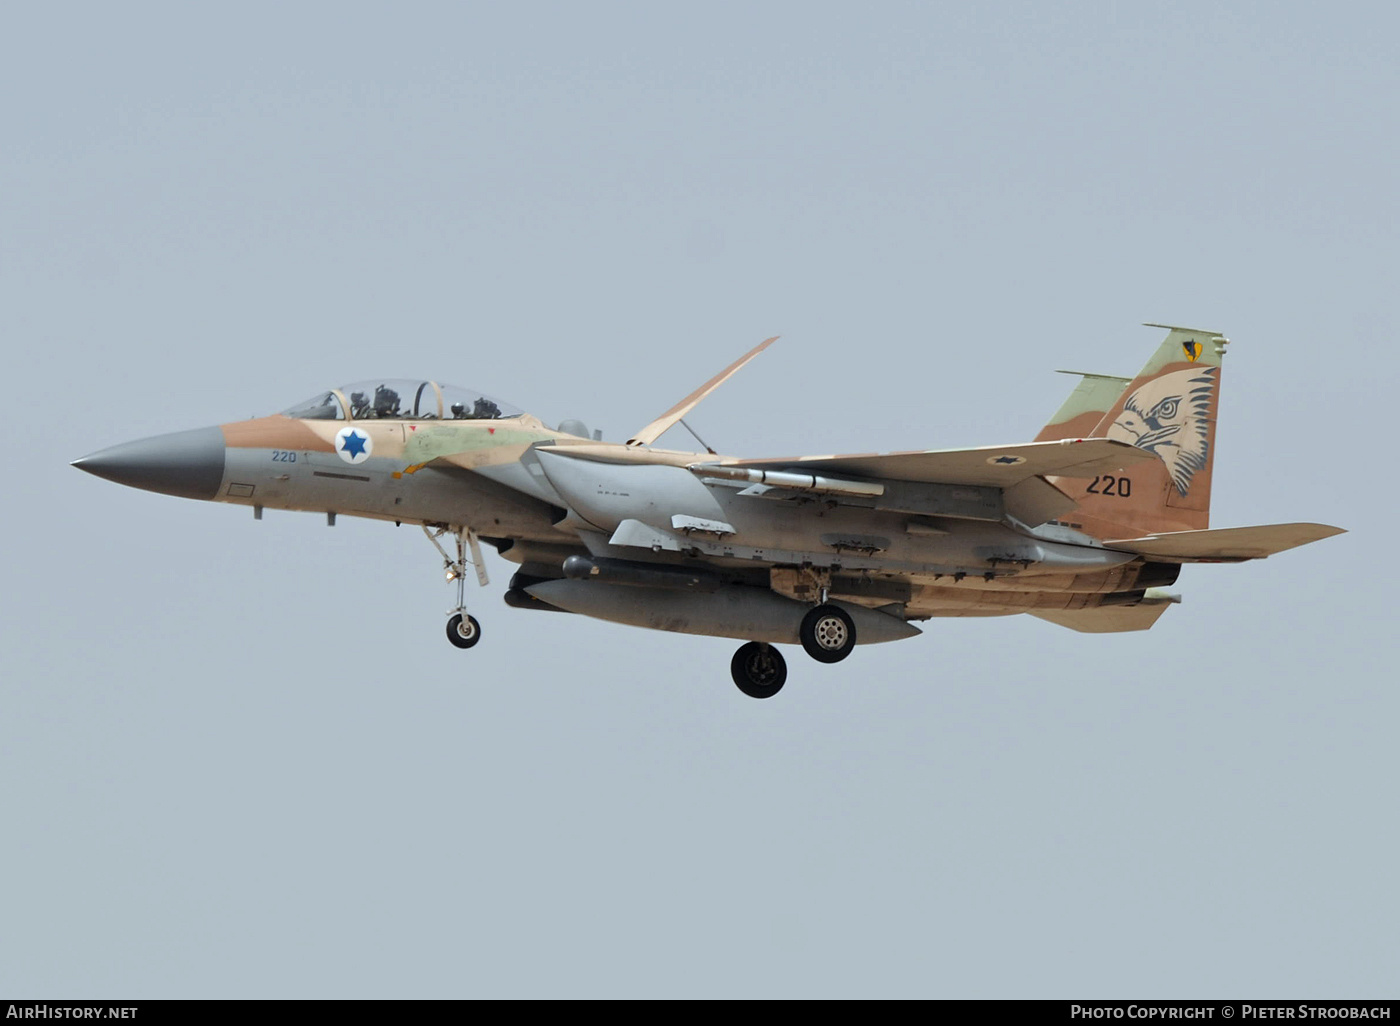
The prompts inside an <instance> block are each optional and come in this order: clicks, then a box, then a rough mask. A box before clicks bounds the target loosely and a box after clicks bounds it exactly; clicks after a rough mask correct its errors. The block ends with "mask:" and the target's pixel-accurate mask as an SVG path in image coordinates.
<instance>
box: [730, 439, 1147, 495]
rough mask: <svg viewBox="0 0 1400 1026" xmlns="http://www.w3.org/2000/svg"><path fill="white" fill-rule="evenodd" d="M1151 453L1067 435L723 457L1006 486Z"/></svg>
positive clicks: (770, 466)
mask: <svg viewBox="0 0 1400 1026" xmlns="http://www.w3.org/2000/svg"><path fill="white" fill-rule="evenodd" d="M1156 458H1157V457H1156V456H1154V455H1153V454H1152V453H1150V452H1148V451H1147V450H1145V449H1139V448H1137V447H1136V446H1134V445H1131V444H1129V443H1128V442H1120V441H1117V440H1115V439H1111V438H1067V439H1064V440H1061V441H1054V442H1023V443H1021V444H1019V445H1000V446H998V445H992V446H983V447H980V448H976V449H934V450H930V451H927V452H894V453H886V454H884V455H879V454H870V455H855V456H795V457H790V458H787V459H762V460H735V461H732V462H730V461H725V465H726V466H735V467H752V468H755V469H758V470H779V469H782V468H788V467H790V468H793V469H800V470H803V471H809V472H810V471H822V472H827V473H835V474H854V475H857V476H859V477H877V478H885V479H887V480H891V481H917V482H922V483H927V484H959V485H980V486H984V487H990V488H1010V487H1012V486H1013V485H1017V484H1020V483H1021V482H1022V481H1024V480H1026V479H1027V478H1030V477H1035V476H1036V475H1038V474H1058V475H1061V476H1063V477H1094V476H1095V475H1098V474H1109V473H1113V472H1115V471H1118V470H1122V469H1123V468H1124V467H1128V466H1131V465H1133V464H1135V463H1141V462H1143V461H1147V460H1155V459H1156Z"/></svg>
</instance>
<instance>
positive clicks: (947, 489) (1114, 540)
mask: <svg viewBox="0 0 1400 1026" xmlns="http://www.w3.org/2000/svg"><path fill="white" fill-rule="evenodd" d="M1149 326H1150V327H1159V328H1165V329H1166V330H1167V336H1166V338H1165V340H1164V341H1163V342H1162V343H1161V345H1160V346H1158V348H1157V349H1156V351H1155V352H1154V353H1153V354H1152V356H1151V358H1150V359H1149V360H1148V361H1147V364H1146V366H1144V367H1143V369H1142V370H1141V371H1140V372H1139V373H1138V374H1137V376H1136V377H1134V378H1132V379H1127V378H1120V377H1114V376H1110V375H1100V374H1080V375H1079V376H1080V382H1079V383H1078V385H1077V386H1076V387H1075V389H1074V391H1073V392H1072V393H1071V395H1070V397H1069V398H1068V400H1066V401H1065V403H1064V404H1063V406H1061V407H1060V409H1059V411H1058V412H1057V413H1056V414H1055V415H1054V416H1053V417H1052V418H1051V420H1050V422H1049V423H1048V424H1047V425H1046V426H1045V427H1044V428H1042V429H1041V431H1040V433H1039V434H1038V435H1037V436H1036V437H1035V439H1034V440H1033V441H1030V442H1021V443H1015V444H1009V445H994V446H987V447H982V448H973V449H936V450H925V451H912V452H896V453H885V454H875V453H865V454H856V455H844V456H841V455H824V456H810V455H809V456H789V457H767V458H762V459H745V458H739V457H734V456H723V455H720V454H718V453H716V452H714V451H713V450H711V449H710V448H709V446H708V445H706V444H705V443H704V442H703V441H700V439H699V437H698V436H696V441H697V442H699V444H700V446H701V447H702V448H703V449H704V451H680V450H674V449H662V448H658V447H657V446H656V445H655V444H654V443H655V442H656V441H657V439H658V438H660V437H661V435H662V434H663V433H664V432H666V431H667V430H669V429H670V428H672V427H674V426H676V425H678V424H679V425H681V426H683V427H686V428H687V429H688V427H689V426H688V425H686V424H685V422H684V419H683V418H684V417H685V416H686V414H688V413H689V412H690V411H691V410H693V409H694V408H695V406H696V405H697V404H698V403H699V402H700V401H701V400H703V399H704V398H705V397H706V396H707V395H709V394H710V393H711V392H712V391H714V389H715V388H717V387H718V386H719V385H720V384H722V383H723V382H724V381H725V380H727V379H728V378H729V377H730V376H732V375H733V374H734V373H735V372H736V371H738V370H739V369H740V368H741V367H742V366H744V365H745V364H746V363H748V361H750V360H751V359H753V358H754V357H755V356H756V355H758V354H759V353H760V352H762V351H763V350H764V349H766V348H767V347H768V346H769V345H770V344H771V343H772V342H773V341H774V339H771V338H770V339H767V340H765V341H764V342H762V343H761V344H759V345H758V346H757V347H755V348H754V349H753V350H751V351H750V352H748V353H746V354H745V355H744V356H743V357H741V358H740V359H738V360H736V361H735V362H734V363H732V364H731V365H730V366H728V367H726V368H725V369H724V370H723V371H721V372H720V373H719V374H717V375H715V377H713V378H711V379H710V380H709V381H707V382H706V383H705V384H703V385H701V386H700V387H699V388H698V389H696V390H695V391H694V392H692V393H691V394H690V395H688V396H686V397H685V398H684V399H682V400H681V401H680V402H679V403H677V404H676V405H675V406H673V407H672V408H671V409H669V410H667V411H666V412H665V413H664V414H662V415H661V416H660V417H658V418H657V419H656V420H654V421H652V423H650V424H648V425H646V426H645V427H644V428H642V429H641V430H639V431H638V432H637V433H636V434H634V435H632V437H631V438H629V439H628V440H627V441H626V442H605V441H603V440H602V438H601V435H600V434H598V433H590V432H589V431H588V429H587V428H586V427H585V426H584V425H583V424H581V423H579V422H578V421H565V422H563V423H562V424H560V425H559V426H558V427H556V428H551V427H549V426H547V425H546V424H544V423H543V422H542V421H540V420H539V419H538V418H536V417H533V416H531V415H530V414H528V413H525V412H523V411H521V410H518V409H515V408H514V407H511V406H508V405H507V404H505V403H502V402H499V401H497V400H495V399H492V398H490V397H488V396H486V395H483V394H482V393H480V392H477V391H475V390H473V389H463V388H456V387H453V386H451V385H444V384H440V383H438V382H436V381H417V380H415V381H397V380H375V381H369V382H364V383H360V384H353V385H345V386H343V387H340V388H332V389H329V390H327V391H325V392H322V393H319V394H318V395H316V396H314V397H312V398H311V399H309V400H307V401H306V402H303V403H298V404H297V405H296V406H293V407H291V408H290V409H288V410H286V411H284V412H282V413H277V414H273V415H272V416H267V417H259V418H255V419H252V420H247V421H241V422H237V423H230V424H221V425H218V426H215V427H206V428H198V429H196V430H193V431H180V432H176V433H173V434H167V435H161V436H158V437H155V438H147V439H144V440H141V441H136V442H128V443H126V444H124V445H118V446H114V447H112V448H109V449H103V450H101V451H100V452H95V453H93V454H92V455H90V456H84V457H83V458H81V459H79V460H75V461H74V462H73V465H74V466H76V467H78V468H79V469H81V470H84V471H87V472H88V473H91V474H96V475H97V476H99V477H103V478H106V479H108V480H111V481H116V482H118V483H120V484H125V485H130V486H132V487H135V488H144V489H147V490H149V491H154V492H163V493H166V494H169V495H178V496H183V497H186V498H191V499H203V500H209V501H214V502H229V503H235V504H241V505H244V506H251V507H252V509H253V515H254V517H255V518H259V519H261V517H262V513H263V510H264V509H265V508H272V509H288V510H304V511H311V512H318V513H323V514H325V516H326V518H327V521H328V522H329V523H331V524H334V523H335V518H336V516H337V515H340V514H344V515H347V516H358V517H369V518H373V519H378V520H386V521H388V520H391V521H393V522H395V523H396V524H412V525H417V526H420V527H422V529H423V531H424V533H425V534H426V535H427V536H428V539H429V540H430V541H431V542H432V543H433V545H434V546H436V548H437V550H438V552H439V554H440V555H441V557H442V560H443V567H444V570H445V572H446V577H447V580H448V581H449V582H450V583H453V584H455V587H456V605H455V606H454V608H453V609H452V610H451V611H450V612H449V614H448V620H447V637H448V640H449V641H450V642H451V643H452V644H453V645H455V646H457V647H458V648H460V649H470V648H472V647H473V646H475V645H476V644H477V642H478V641H480V640H481V636H482V631H481V625H480V623H479V622H478V621H477V619H476V617H475V616H472V615H471V614H469V613H468V612H467V608H466V601H465V582H466V579H467V575H468V571H469V568H470V570H471V571H474V574H475V576H476V578H477V580H478V581H479V583H480V584H481V585H486V584H488V583H489V582H488V577H487V572H486V567H485V564H484V563H483V560H482V543H483V542H485V543H487V544H489V545H491V546H493V547H494V548H495V550H496V551H497V552H498V553H500V555H501V556H502V557H503V558H504V559H506V560H508V561H510V562H511V563H514V564H516V566H517V569H516V571H515V573H514V576H513V577H512V578H511V580H510V585H509V587H508V589H507V590H506V592H505V602H506V604H507V605H509V606H512V607H514V608H516V609H522V610H530V611H532V612H553V613H560V612H563V613H574V614H581V615H583V616H590V617H596V618H598V619H601V620H610V621H613V622H615V623H622V624H631V625H634V626H638V627H649V628H652V629H654V630H664V631H678V632H682V633H687V634H704V635H712V636H716V637H724V638H735V639H738V640H741V641H743V642H744V644H743V645H742V646H740V648H739V649H738V651H737V652H735V653H734V657H733V659H732V660H731V663H730V673H731V676H732V677H733V680H734V683H735V684H736V685H738V687H739V690H740V691H742V692H743V693H744V694H745V695H749V696H750V697H753V698H769V697H771V696H773V695H775V694H777V693H778V691H779V690H780V689H781V688H782V687H783V684H784V682H785V681H786V679H787V664H786V661H785V659H784V658H783V655H782V654H781V652H780V651H779V649H778V648H777V647H776V646H779V645H801V646H802V648H803V649H804V650H806V652H807V654H808V655H810V656H811V657H812V658H814V659H816V660H818V661H820V662H824V663H836V662H839V661H841V660H843V659H845V658H846V657H847V656H849V655H850V654H851V652H852V651H853V650H854V649H855V647H856V645H857V644H862V645H864V644H876V643H880V642H887V641H897V640H901V639H904V638H911V637H914V636H915V635H917V634H919V633H920V630H919V628H918V627H916V626H914V623H915V622H917V621H925V620H928V619H930V618H933V617H946V616H1006V615H1010V614H1013V613H1029V614H1031V615H1032V616H1036V617H1039V618H1041V619H1043V620H1048V621H1050V622H1051V623H1055V624H1059V625H1061V626H1064V627H1068V628H1071V629H1073V630H1076V631H1086V632H1091V633H1095V632H1113V631H1138V630H1146V629H1147V628H1149V627H1151V626H1152V625H1153V624H1154V623H1155V622H1156V621H1157V619H1158V617H1160V616H1161V615H1162V613H1163V611H1164V610H1166V608H1167V607H1168V606H1169V605H1170V604H1172V603H1174V602H1178V601H1180V598H1179V596H1177V595H1175V594H1173V593H1171V592H1168V591H1167V590H1165V589H1166V588H1167V587H1168V586H1170V585H1172V584H1174V583H1175V582H1176V580H1177V576H1178V575H1179V574H1180V572H1181V567H1182V565H1183V564H1186V563H1237V562H1242V561H1244V560H1249V559H1262V558H1264V557H1266V556H1270V555H1273V554H1274V553H1277V552H1282V551H1284V550H1285V549H1290V548H1294V547H1295V546H1298V545H1303V544H1306V543H1308V542H1314V541H1318V540H1319V539H1322V538H1326V537H1329V536H1331V535H1334V534H1339V533H1342V532H1341V529H1340V528H1336V527H1328V526H1325V525H1321V524H1306V523H1297V524H1272V525H1268V526H1257V527H1236V528H1226V529H1224V530H1220V529H1211V528H1210V493H1211V478H1212V464H1213V458H1214V455H1215V430H1216V416H1217V409H1218V404H1219V403H1218V400H1219V394H1220V375H1221V363H1222V358H1223V356H1224V354H1225V350H1226V346H1227V344H1228V340H1227V339H1225V338H1224V337H1223V336H1221V335H1220V334H1219V333H1217V332H1213V331H1198V330H1195V329H1191V328H1181V327H1173V326H1170V325H1149ZM1066 373H1073V372H1066ZM692 434H693V432H692Z"/></svg>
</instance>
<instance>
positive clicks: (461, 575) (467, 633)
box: [423, 524, 491, 648]
mask: <svg viewBox="0 0 1400 1026" xmlns="http://www.w3.org/2000/svg"><path fill="white" fill-rule="evenodd" d="M449 532H450V533H451V534H452V535H454V536H455V538H456V542H457V558H456V559H453V558H452V557H451V556H449V555H448V554H447V550H446V549H444V548H443V547H442V543H441V542H439V541H438V539H439V538H441V537H442V536H443V535H444V534H447V533H449ZM423 533H424V534H425V535H427V537H428V541H430V542H432V543H433V547H434V548H435V549H437V550H438V553H439V554H440V555H441V556H442V568H443V570H444V574H443V576H444V577H446V578H447V582H448V583H449V584H453V583H455V584H456V585H457V605H456V606H454V607H453V608H452V609H449V610H448V611H447V640H448V641H450V642H452V644H454V645H456V646H457V647H458V648H471V647H472V646H473V645H475V644H476V643H477V642H478V641H480V640H481V624H479V623H477V621H476V617H474V616H471V615H469V614H468V613H467V603H466V586H467V566H468V565H469V564H470V565H471V567H472V568H473V569H474V570H475V571H476V580H477V583H478V584H480V585H481V586H482V587H485V586H486V585H488V584H490V583H491V581H490V578H488V577H487V576H486V563H485V561H483V560H482V558H481V541H480V539H478V538H477V536H476V532H475V531H473V530H472V529H471V528H470V527H447V526H441V527H438V528H437V529H436V530H430V529H429V527H428V525H427V524H424V525H423ZM468 549H470V550H471V559H468V558H467V551H468Z"/></svg>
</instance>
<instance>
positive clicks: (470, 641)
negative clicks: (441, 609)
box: [447, 613, 481, 648]
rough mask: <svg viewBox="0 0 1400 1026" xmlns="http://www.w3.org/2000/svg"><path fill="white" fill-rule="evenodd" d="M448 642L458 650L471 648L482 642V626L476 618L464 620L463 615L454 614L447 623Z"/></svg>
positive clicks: (469, 617) (471, 617) (470, 617)
mask: <svg viewBox="0 0 1400 1026" xmlns="http://www.w3.org/2000/svg"><path fill="white" fill-rule="evenodd" d="M447 640H448V641H450V642H452V644H454V645H456V646H457V647H458V648H471V647H472V646H473V645H475V644H476V643H477V642H478V641H480V640H481V624H479V623H477V622H476V617H474V616H468V617H467V618H466V619H463V618H462V614H461V613H453V614H452V616H451V617H450V618H449V619H448V621H447Z"/></svg>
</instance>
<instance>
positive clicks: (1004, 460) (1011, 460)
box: [992, 456, 1021, 464]
mask: <svg viewBox="0 0 1400 1026" xmlns="http://www.w3.org/2000/svg"><path fill="white" fill-rule="evenodd" d="M992 462H993V463H1001V464H1015V463H1019V462H1021V461H1020V460H1019V459H1017V458H1016V457H1015V456H998V457H997V458H996V459H994V460H993V461H992Z"/></svg>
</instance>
